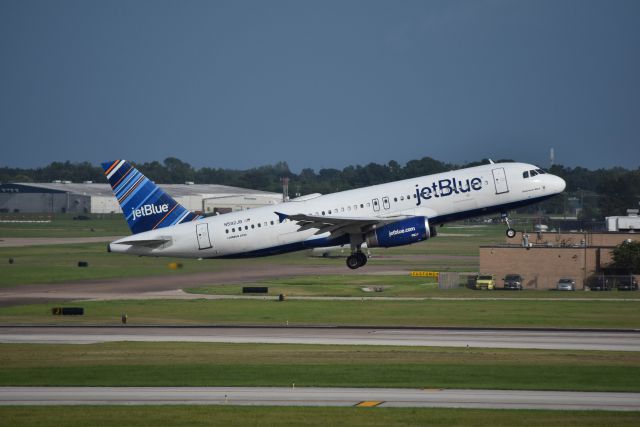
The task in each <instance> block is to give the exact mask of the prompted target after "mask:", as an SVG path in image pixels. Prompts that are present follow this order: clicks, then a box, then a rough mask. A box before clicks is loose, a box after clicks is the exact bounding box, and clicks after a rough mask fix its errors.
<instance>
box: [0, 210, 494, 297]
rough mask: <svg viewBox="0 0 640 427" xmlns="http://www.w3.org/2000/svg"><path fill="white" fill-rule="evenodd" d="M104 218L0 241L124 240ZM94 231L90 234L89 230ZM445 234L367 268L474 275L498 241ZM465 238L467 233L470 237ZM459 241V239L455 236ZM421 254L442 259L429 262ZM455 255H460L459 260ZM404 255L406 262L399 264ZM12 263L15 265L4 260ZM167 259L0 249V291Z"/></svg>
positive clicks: (32, 227)
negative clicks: (484, 249)
mask: <svg viewBox="0 0 640 427" xmlns="http://www.w3.org/2000/svg"><path fill="white" fill-rule="evenodd" d="M106 217H107V218H106V219H105V218H103V219H92V220H89V221H74V220H72V219H70V218H71V215H61V216H56V217H55V219H54V222H52V223H51V224H7V223H0V239H1V238H2V237H86V236H112V235H128V234H129V231H128V229H127V228H126V224H125V223H124V220H122V219H121V218H120V215H113V216H109V215H107V216H106ZM92 228H93V229H94V230H95V231H90V230H91V229H92ZM443 230H446V232H447V234H451V236H444V237H441V238H436V239H432V240H429V241H427V242H422V243H418V244H415V245H410V246H404V247H402V248H391V249H381V248H375V249H372V253H373V254H374V258H373V259H372V260H371V261H370V263H371V264H372V265H386V266H389V267H390V268H394V267H398V268H402V269H407V270H411V269H417V270H438V271H477V269H478V262H479V260H478V259H477V258H475V257H477V256H478V254H479V248H478V246H479V245H480V244H486V243H490V242H496V241H502V240H503V238H502V237H501V233H502V227H499V226H498V227H496V226H487V227H479V228H447V227H445V228H443ZM467 234H472V236H471V237H469V236H468V235H467ZM456 236H460V237H456ZM423 255H441V256H442V257H440V258H436V259H430V258H425V257H422V256H423ZM459 255H463V257H460V256H459ZM403 256H404V257H405V258H404V259H403ZM9 258H13V259H14V264H11V265H10V264H9V263H8V262H6V261H5V260H8V259H9ZM78 261H88V262H89V268H86V269H81V268H78V267H77V263H78ZM171 261H175V259H172V258H143V257H135V256H130V255H122V254H109V253H107V252H106V244H105V243H92V244H71V245H47V246H45V245H43V246H31V247H11V248H0V287H6V286H13V285H21V284H32V283H59V282H67V281H77V280H86V279H109V278H119V277H141V276H149V275H157V274H166V273H167V271H168V270H167V267H166V266H167V264H168V263H169V262H171ZM179 261H180V262H182V263H183V264H184V266H185V269H184V270H182V271H179V272H175V273H177V274H179V273H189V272H198V271H210V270H220V269H224V268H227V267H229V266H238V265H246V264H247V263H251V264H252V265H255V264H258V265H259V264H261V263H269V264H274V263H275V264H286V265H336V266H341V265H344V260H343V259H342V258H332V259H323V258H311V257H309V256H308V253H307V252H306V251H304V252H297V253H292V254H285V255H280V256H275V257H268V258H260V259H253V260H206V261H202V262H198V261H197V260H188V259H186V260H179Z"/></svg>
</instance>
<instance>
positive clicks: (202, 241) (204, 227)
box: [196, 222, 211, 249]
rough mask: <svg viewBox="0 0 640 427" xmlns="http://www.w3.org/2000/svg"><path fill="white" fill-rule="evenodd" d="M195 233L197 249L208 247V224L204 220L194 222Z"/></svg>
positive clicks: (209, 240) (209, 245)
mask: <svg viewBox="0 0 640 427" xmlns="http://www.w3.org/2000/svg"><path fill="white" fill-rule="evenodd" d="M196 234H197V236H198V249H209V248H210V247H211V239H209V224H207V223H206V222H204V223H202V224H196Z"/></svg>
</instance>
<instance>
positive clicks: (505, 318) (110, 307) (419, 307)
mask: <svg viewBox="0 0 640 427" xmlns="http://www.w3.org/2000/svg"><path fill="white" fill-rule="evenodd" d="M70 304H72V305H79V306H82V307H84V308H85V315H84V316H78V317H75V316H74V317H71V316H52V315H51V307H52V306H54V305H55V306H58V305H62V304H60V303H56V304H32V305H25V306H14V307H2V308H0V323H5V324H55V325H78V324H103V325H109V324H111V325H114V324H119V322H120V316H121V315H122V313H126V314H127V315H128V316H129V323H130V324H134V325H135V324H156V325H162V324H165V325H166V324H178V325H196V324H221V325H222V324H237V325H256V324H264V325H284V324H286V323H287V322H288V324H289V325H376V326H377V325H385V326H483V327H556V328H639V327H640V310H639V309H638V308H639V307H638V303H637V302H635V301H572V300H566V301H544V300H543V301H509V300H446V301H438V300H426V301H387V300H377V301H376V300H373V301H370V300H355V301H354V300H350V301H293V300H289V301H284V302H277V301H275V300H273V299H264V300H246V299H243V300H202V299H198V300H122V301H83V302H74V303H70ZM67 305H68V304H67Z"/></svg>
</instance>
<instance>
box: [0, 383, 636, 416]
mask: <svg viewBox="0 0 640 427" xmlns="http://www.w3.org/2000/svg"><path fill="white" fill-rule="evenodd" d="M167 404H179V405H261V406H363V407H391V408H398V407H404V408H493V409H555V410H606V411H638V410H640V393H596V392H565V391H519V390H454V389H448V390H440V389H397V388H396V389H393V388H389V389H381V388H299V387H291V388H282V387H0V405H167Z"/></svg>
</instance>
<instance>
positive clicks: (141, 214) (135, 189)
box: [102, 160, 201, 234]
mask: <svg viewBox="0 0 640 427" xmlns="http://www.w3.org/2000/svg"><path fill="white" fill-rule="evenodd" d="M102 168H103V169H104V174H105V175H106V177H107V179H108V180H109V184H111V188H112V189H113V193H114V194H115V196H116V198H117V199H118V203H120V207H121V208H122V212H123V213H124V216H125V217H126V218H127V223H128V224H129V228H130V229H131V232H132V233H133V234H138V233H142V232H144V231H149V230H155V229H158V228H163V227H169V226H171V225H175V224H181V223H183V222H188V221H193V220H194V219H198V218H201V216H199V215H197V214H195V213H193V212H190V211H189V210H187V209H186V208H185V207H184V206H182V205H180V204H179V203H178V202H176V201H175V200H174V199H173V198H172V197H171V196H169V195H168V194H167V193H165V192H164V191H163V190H162V189H161V188H160V187H158V186H157V185H156V184H155V183H154V182H152V181H151V180H149V179H148V178H147V177H146V176H144V175H143V174H142V173H140V171H138V170H137V169H136V168H134V167H133V166H132V165H131V164H129V162H127V161H126V160H116V161H113V162H107V163H102Z"/></svg>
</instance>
